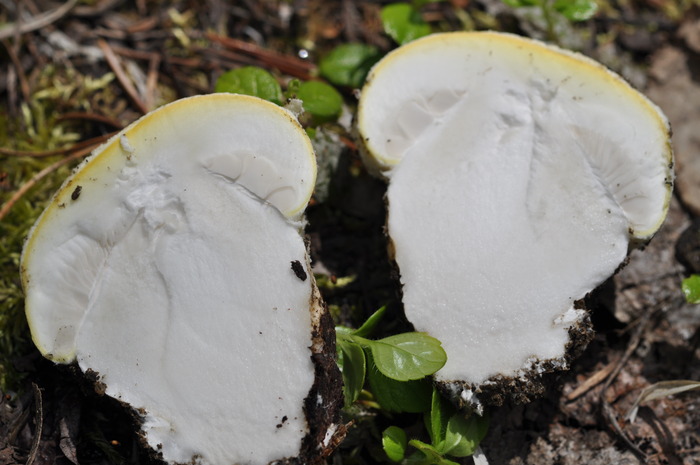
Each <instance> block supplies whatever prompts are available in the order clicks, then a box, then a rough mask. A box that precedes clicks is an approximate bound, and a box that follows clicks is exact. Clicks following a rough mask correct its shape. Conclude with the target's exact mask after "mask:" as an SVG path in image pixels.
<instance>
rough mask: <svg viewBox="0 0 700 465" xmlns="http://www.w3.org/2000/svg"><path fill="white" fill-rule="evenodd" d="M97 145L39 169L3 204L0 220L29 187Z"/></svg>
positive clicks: (0, 209)
mask: <svg viewBox="0 0 700 465" xmlns="http://www.w3.org/2000/svg"><path fill="white" fill-rule="evenodd" d="M95 147H97V145H93V146H91V147H86V148H84V149H82V150H78V151H77V152H75V153H72V154H70V155H69V156H67V157H66V158H62V159H60V160H59V161H57V162H56V163H53V164H51V165H49V166H47V167H46V168H44V169H43V170H41V171H39V172H38V173H36V174H35V175H34V176H32V178H31V179H30V180H29V181H27V182H26V183H24V185H22V187H20V188H19V189H17V191H16V192H15V193H14V194H12V197H10V198H9V200H8V201H7V202H5V203H4V204H3V206H2V208H0V221H2V220H3V218H5V216H6V215H7V213H8V212H9V211H10V209H11V208H12V207H13V206H14V205H15V203H17V201H18V200H19V199H21V198H22V196H24V194H26V193H27V191H28V190H29V189H31V188H32V187H34V186H35V185H36V183H38V182H39V181H41V180H42V179H43V178H44V177H46V176H47V175H49V174H51V173H53V172H54V171H56V170H57V169H58V168H60V167H61V166H63V165H66V164H68V163H70V162H72V161H73V160H77V159H79V158H81V157H84V156H85V155H87V154H88V153H90V152H91V151H92V150H93V149H94V148H95Z"/></svg>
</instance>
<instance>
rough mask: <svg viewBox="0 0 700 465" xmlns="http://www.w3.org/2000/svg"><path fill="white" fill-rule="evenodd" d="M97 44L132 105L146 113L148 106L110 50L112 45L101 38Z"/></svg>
mask: <svg viewBox="0 0 700 465" xmlns="http://www.w3.org/2000/svg"><path fill="white" fill-rule="evenodd" d="M97 45H98V46H99V47H100V49H101V50H102V52H103V53H104V54H105V59H106V60H107V64H109V67H110V68H111V69H112V71H114V74H115V75H116V76H117V80H119V83H120V84H121V85H122V87H123V88H124V90H125V91H126V93H127V95H128V96H129V98H130V99H131V101H132V102H133V103H134V105H136V107H137V108H138V109H139V111H140V112H141V113H143V114H144V115H145V114H146V113H148V107H147V106H146V104H145V103H143V100H141V98H140V97H139V95H138V93H137V92H136V89H135V88H134V85H133V83H132V82H131V80H130V79H129V77H128V76H127V75H126V72H125V71H124V68H122V65H121V63H119V58H117V55H116V54H115V53H114V51H113V50H112V47H110V46H109V44H108V43H107V42H106V41H104V40H103V39H99V40H98V41H97Z"/></svg>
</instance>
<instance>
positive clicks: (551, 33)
mask: <svg viewBox="0 0 700 465" xmlns="http://www.w3.org/2000/svg"><path fill="white" fill-rule="evenodd" d="M503 3H505V4H506V5H508V6H510V7H512V8H523V9H533V10H535V11H538V12H539V13H540V14H541V17H542V20H543V21H544V29H545V33H546V35H547V38H548V39H549V40H553V41H556V42H559V36H560V34H559V33H558V29H559V27H558V26H559V25H560V24H561V23H562V22H566V21H570V22H579V21H586V20H589V19H591V18H592V17H593V16H594V15H595V14H596V13H597V12H598V4H597V3H596V1H595V0H503Z"/></svg>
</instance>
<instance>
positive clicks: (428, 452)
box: [382, 389, 489, 465]
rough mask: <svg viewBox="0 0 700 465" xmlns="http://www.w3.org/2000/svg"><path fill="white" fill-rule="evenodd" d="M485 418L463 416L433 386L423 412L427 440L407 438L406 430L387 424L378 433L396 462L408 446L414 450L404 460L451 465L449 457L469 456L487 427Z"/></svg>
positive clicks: (421, 463)
mask: <svg viewBox="0 0 700 465" xmlns="http://www.w3.org/2000/svg"><path fill="white" fill-rule="evenodd" d="M488 424H489V421H488V417H481V416H478V415H471V416H465V415H464V413H462V412H459V411H457V410H456V409H455V408H454V407H452V405H451V404H449V403H447V402H446V401H445V400H444V399H442V397H441V396H440V394H439V393H438V392H437V390H436V389H433V393H432V399H431V406H430V412H428V413H426V414H425V425H426V428H427V430H428V434H429V436H430V443H425V442H423V441H420V440H418V439H411V440H407V436H406V433H405V432H404V431H403V430H402V429H401V428H398V427H396V426H390V427H389V428H387V429H385V430H384V432H383V433H382V447H383V448H384V452H385V453H386V455H387V457H388V458H389V459H390V460H392V461H394V462H400V461H402V460H403V459H404V456H405V452H406V449H407V445H408V446H412V447H414V448H415V449H417V451H416V452H414V453H413V454H412V455H410V456H409V457H408V459H407V463H410V464H415V465H453V464H456V462H454V461H452V460H450V459H449V458H447V457H448V456H449V457H467V456H470V455H473V454H474V452H475V451H476V449H477V447H478V446H479V443H480V442H481V440H482V439H483V438H484V436H485V435H486V431H487V430H488Z"/></svg>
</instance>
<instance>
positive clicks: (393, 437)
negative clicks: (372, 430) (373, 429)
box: [382, 426, 408, 462]
mask: <svg viewBox="0 0 700 465" xmlns="http://www.w3.org/2000/svg"><path fill="white" fill-rule="evenodd" d="M407 444H408V439H407V438H406V432H405V431H404V430H402V429H401V428H399V427H398V426H390V427H388V428H387V429H385V430H384V432H382V447H383V448H384V452H385V453H386V456H387V457H389V460H391V461H392V462H400V461H401V460H403V457H404V455H405V454H406V445H407Z"/></svg>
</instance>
